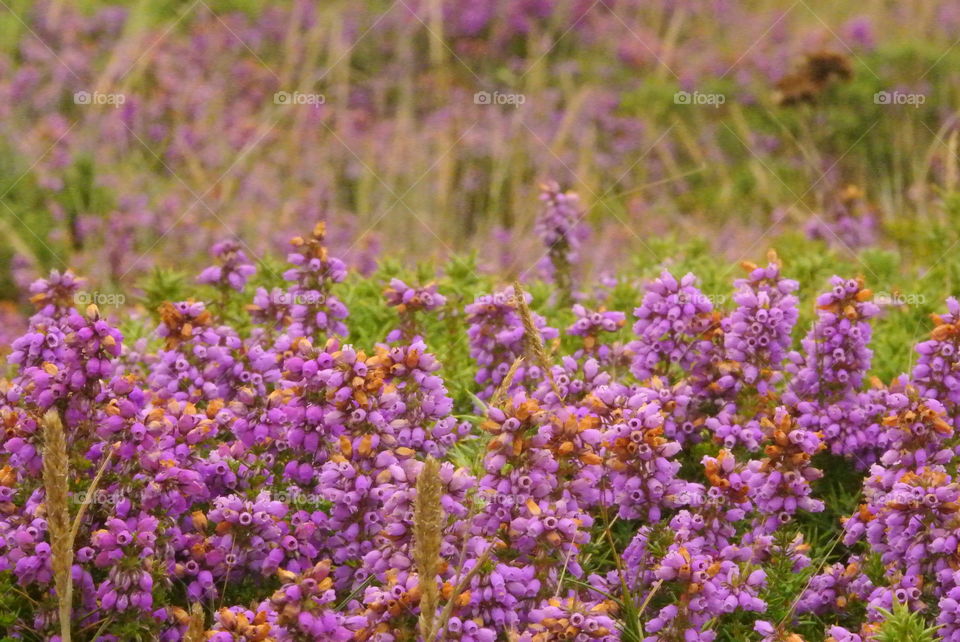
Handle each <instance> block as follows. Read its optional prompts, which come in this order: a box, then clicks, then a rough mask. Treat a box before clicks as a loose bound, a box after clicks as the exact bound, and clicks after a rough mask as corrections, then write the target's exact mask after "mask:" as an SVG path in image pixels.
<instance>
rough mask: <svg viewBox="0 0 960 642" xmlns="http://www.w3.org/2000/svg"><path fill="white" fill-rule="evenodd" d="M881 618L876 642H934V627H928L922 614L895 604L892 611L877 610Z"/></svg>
mask: <svg viewBox="0 0 960 642" xmlns="http://www.w3.org/2000/svg"><path fill="white" fill-rule="evenodd" d="M877 610H878V611H879V612H880V614H881V615H882V616H883V620H882V622H881V624H880V629H879V631H877V633H876V635H875V638H874V639H876V640H877V642H934V640H936V639H937V628H938V627H936V626H928V625H927V622H926V620H925V619H924V617H923V614H922V613H920V612H918V611H911V610H910V609H909V607H907V605H906V604H901V603H900V602H895V603H894V605H893V609H891V610H887V609H877Z"/></svg>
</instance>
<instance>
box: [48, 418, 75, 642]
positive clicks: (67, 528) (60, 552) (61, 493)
mask: <svg viewBox="0 0 960 642" xmlns="http://www.w3.org/2000/svg"><path fill="white" fill-rule="evenodd" d="M41 423H42V424H43V487H44V491H45V492H46V508H47V528H48V530H49V531H50V553H51V558H52V566H53V580H54V586H55V587H56V591H57V604H58V613H59V617H60V639H61V640H62V642H70V618H71V610H72V606H73V578H72V575H71V569H72V568H73V538H72V537H71V533H72V525H71V523H70V504H69V495H70V487H69V481H68V480H69V474H70V464H69V460H68V457H67V436H66V434H65V433H64V430H63V422H62V421H61V420H60V414H59V413H58V412H57V411H56V410H49V411H47V414H45V415H44V416H43V421H42V422H41Z"/></svg>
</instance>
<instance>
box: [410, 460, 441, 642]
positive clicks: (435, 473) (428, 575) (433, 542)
mask: <svg viewBox="0 0 960 642" xmlns="http://www.w3.org/2000/svg"><path fill="white" fill-rule="evenodd" d="M442 496H443V482H442V480H441V479H440V464H439V463H438V462H437V460H436V459H434V458H433V457H428V458H427V461H426V462H425V463H424V464H423V468H422V469H421V470H420V475H419V476H418V477H417V499H416V502H415V504H414V509H413V561H414V564H416V567H417V574H418V575H419V577H420V634H421V635H422V636H423V639H424V640H432V639H433V638H434V637H435V636H436V615H437V606H438V605H439V602H440V600H439V588H438V587H437V574H438V573H439V571H440V544H441V541H442V536H441V534H442V531H443V517H444V515H443V507H442V505H441V503H440V500H441V498H442Z"/></svg>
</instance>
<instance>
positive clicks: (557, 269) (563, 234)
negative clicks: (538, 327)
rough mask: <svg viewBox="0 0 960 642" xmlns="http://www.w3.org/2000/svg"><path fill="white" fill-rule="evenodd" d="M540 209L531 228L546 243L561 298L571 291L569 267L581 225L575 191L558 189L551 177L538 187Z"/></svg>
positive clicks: (551, 269)
mask: <svg viewBox="0 0 960 642" xmlns="http://www.w3.org/2000/svg"><path fill="white" fill-rule="evenodd" d="M540 191H541V193H540V200H541V201H542V202H543V209H542V210H541V212H540V216H539V217H538V218H537V221H536V226H535V231H536V233H537V235H538V236H539V237H540V240H541V241H543V244H544V245H545V246H546V247H547V258H548V260H549V264H550V273H551V276H552V277H553V279H554V281H555V282H556V284H557V288H558V289H559V291H560V294H561V296H562V297H564V299H569V298H570V296H571V294H572V288H573V286H572V275H571V269H572V268H573V266H574V265H576V263H577V261H578V260H579V256H578V250H579V248H580V243H581V242H582V237H583V235H584V229H583V227H582V226H580V221H581V219H582V218H583V213H582V212H581V206H580V197H579V196H578V195H577V194H576V193H575V192H561V191H560V186H559V185H557V183H555V182H553V181H551V182H548V183H546V184H544V185H542V186H541V187H540Z"/></svg>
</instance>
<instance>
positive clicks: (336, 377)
mask: <svg viewBox="0 0 960 642" xmlns="http://www.w3.org/2000/svg"><path fill="white" fill-rule="evenodd" d="M554 197H555V198H559V196H558V195H556V194H554ZM551 206H553V205H551ZM213 255H214V257H215V259H216V265H214V266H213V267H210V268H207V269H206V270H204V271H203V273H202V274H201V275H200V278H199V281H200V283H201V284H202V285H204V286H205V287H206V288H207V289H206V290H203V291H201V294H202V293H203V292H210V293H213V296H211V297H209V298H207V297H206V296H203V297H202V298H207V300H199V299H192V300H182V301H176V302H170V301H168V302H165V303H163V304H162V305H161V306H160V307H159V309H158V310H157V313H156V315H157V320H158V323H157V325H156V327H155V329H153V331H152V338H149V337H148V338H147V339H146V341H143V340H141V341H138V342H136V345H132V344H130V343H129V342H128V341H127V340H126V339H125V337H124V336H123V333H122V332H121V331H120V330H119V329H118V327H117V325H116V324H115V322H113V321H111V320H110V319H108V318H107V317H105V316H104V314H103V312H102V311H101V310H99V309H98V308H97V306H95V305H89V306H87V307H85V308H82V309H78V308H77V307H76V306H75V301H76V300H77V299H76V296H75V294H76V292H78V291H79V290H80V288H81V287H83V281H82V280H81V279H79V278H77V277H76V276H74V275H73V274H72V273H71V272H64V273H53V274H51V275H50V277H49V278H48V279H42V280H39V281H37V282H36V283H35V284H34V285H33V286H32V288H31V291H32V293H33V299H32V300H33V303H34V305H35V306H36V312H35V314H34V315H33V316H32V318H31V319H30V325H29V329H28V330H27V332H26V333H24V334H23V336H21V337H20V338H18V339H17V340H16V341H14V342H13V345H12V351H11V353H10V355H9V362H10V364H11V366H12V368H13V369H12V371H11V376H10V378H9V379H8V380H6V381H4V383H3V387H2V391H3V403H2V408H0V420H2V424H3V429H4V434H3V440H2V446H0V447H2V454H0V462H2V467H0V573H2V577H3V578H4V581H5V582H7V583H8V585H9V586H10V587H11V589H12V590H13V591H15V592H16V595H17V596H22V597H23V601H22V602H21V603H20V606H19V607H18V608H17V609H16V610H15V611H12V614H13V615H12V616H11V617H8V618H7V623H6V624H4V626H6V627H7V631H8V633H9V635H11V636H14V637H21V638H31V637H32V636H39V637H42V638H50V639H54V638H57V639H62V636H63V635H64V634H65V631H66V630H69V631H70V634H71V635H72V636H73V638H77V639H98V640H128V639H158V640H196V639H209V640H217V641H221V640H222V641H227V640H318V639H322V640H344V641H346V640H414V639H424V636H425V635H427V633H425V631H428V632H429V635H430V637H431V639H440V638H441V637H444V638H445V639H455V640H472V641H486V642H494V641H496V640H508V639H510V640H523V641H528V642H547V641H549V640H557V639H575V640H648V641H654V640H665V641H672V640H705V641H711V640H719V639H730V638H731V637H735V636H738V635H739V636H741V637H740V638H738V639H744V638H753V639H764V640H786V639H797V638H795V637H793V636H795V635H796V633H795V632H794V631H797V630H803V631H805V632H806V633H807V634H809V635H814V636H819V637H821V638H822V637H824V636H830V639H834V640H869V639H875V638H876V636H877V635H879V634H880V632H881V631H882V629H883V626H884V623H885V622H887V621H888V619H889V618H893V617H900V616H894V615H892V614H894V613H901V615H902V609H903V608H904V607H905V608H907V609H908V612H909V613H915V614H919V615H918V617H921V618H923V621H924V622H926V623H927V624H930V625H933V624H939V625H941V628H940V629H939V633H938V635H940V636H941V637H943V639H955V636H956V635H957V633H956V631H957V622H958V618H957V615H956V614H957V612H958V611H960V608H958V606H957V604H958V600H960V573H958V572H957V568H956V567H957V564H956V551H957V546H958V541H960V517H958V510H960V488H958V482H957V480H956V467H957V463H958V459H957V458H958V456H960V448H958V446H957V443H956V441H955V439H954V434H955V430H956V426H955V418H956V407H955V406H956V403H957V399H956V398H955V397H956V395H955V388H956V386H955V385H954V382H953V378H954V376H955V375H954V373H953V369H954V368H953V363H954V360H953V357H954V356H955V349H954V348H953V347H951V346H954V344H955V343H956V342H955V338H956V337H955V336H954V335H955V334H956V332H955V328H954V325H955V321H956V316H957V313H958V310H957V303H956V301H954V300H953V299H951V300H949V301H948V302H947V308H948V312H947V313H946V314H944V315H940V316H937V317H936V318H935V322H936V326H935V328H934V329H933V333H932V338H931V339H930V340H928V341H923V342H921V343H920V344H918V346H917V351H918V353H919V355H920V358H919V359H918V361H917V364H916V366H915V367H914V369H913V372H912V373H911V374H909V375H903V376H901V377H899V378H896V379H895V380H894V381H893V382H892V383H891V384H889V385H886V386H885V385H881V384H879V383H877V382H872V383H871V382H869V380H868V377H867V370H868V368H869V366H870V357H871V352H870V348H869V347H868V344H869V341H870V336H871V327H870V321H871V318H873V317H874V316H876V315H877V313H878V308H877V307H876V306H875V305H873V304H872V303H871V301H870V299H871V293H870V291H869V290H868V289H866V287H865V285H864V283H863V282H862V280H860V279H846V280H845V279H842V278H840V277H835V278H834V279H833V280H832V281H831V283H830V289H829V290H828V291H827V292H826V293H825V294H822V295H821V296H820V297H819V298H818V299H817V313H816V314H817V316H816V319H815V321H814V324H813V327H812V329H811V330H810V331H809V332H808V333H807V336H806V338H804V339H803V340H802V341H801V342H800V344H799V346H798V347H799V349H798V350H795V351H791V347H792V331H793V329H794V326H795V324H796V323H797V319H798V314H799V313H798V309H799V299H798V297H797V296H796V295H795V294H794V292H795V291H796V289H797V283H796V282H794V281H792V280H790V279H787V278H785V277H784V276H783V275H782V273H781V272H782V268H781V266H780V264H779V262H778V259H777V258H776V256H775V255H771V256H770V262H769V264H768V265H767V266H764V267H759V266H756V265H752V264H747V265H746V269H747V275H746V277H745V278H742V279H739V280H737V281H736V282H735V283H734V288H735V293H734V295H733V297H732V299H730V301H731V304H730V305H729V306H728V305H726V304H725V302H726V299H724V298H717V299H716V303H714V301H713V300H711V298H710V297H708V296H707V295H705V294H704V293H703V292H702V291H701V290H700V289H699V288H698V286H697V285H696V278H695V277H694V276H693V275H692V274H687V275H682V276H679V277H677V276H675V275H673V274H671V273H670V272H669V271H663V272H662V273H661V274H660V276H659V277H658V278H656V279H655V280H654V281H652V282H650V283H648V284H647V285H646V286H645V288H644V292H643V293H642V294H638V297H639V298H640V299H641V301H640V305H639V306H638V307H637V308H636V309H635V310H634V311H633V315H634V318H635V323H634V325H633V337H632V338H629V339H627V340H626V341H624V340H623V333H625V332H627V331H628V330H627V328H626V314H625V313H624V312H620V311H616V310H609V309H606V308H605V307H604V306H603V305H602V304H601V305H598V306H597V307H596V308H591V307H588V306H587V305H585V304H584V303H576V304H573V305H572V307H571V308H570V309H563V308H554V309H552V310H550V311H547V310H545V309H544V310H543V311H544V312H546V313H548V315H557V316H556V325H557V326H558V327H565V328H566V329H565V330H564V331H563V333H562V334H561V333H560V332H558V331H557V330H555V329H554V328H553V327H552V321H553V320H552V319H549V316H548V317H544V316H542V315H541V314H538V313H536V312H532V311H531V310H530V309H529V307H528V306H529V305H531V304H532V303H535V301H534V298H533V296H531V294H529V293H527V292H524V291H521V290H518V289H517V287H519V286H518V285H515V286H513V287H509V288H507V289H505V290H498V291H495V292H492V293H488V294H483V295H480V296H477V297H476V298H475V299H471V298H469V297H465V296H463V295H462V294H461V293H458V292H456V291H454V290H447V291H446V292H444V289H445V288H446V285H445V284H444V282H442V281H441V282H439V283H437V282H434V283H427V284H424V285H409V284H408V283H407V282H406V281H404V280H403V279H400V278H398V277H392V278H390V279H388V280H387V281H386V284H385V287H383V286H380V287H379V288H377V289H375V290H374V291H375V292H378V293H381V294H382V296H383V300H382V302H381V304H380V305H381V306H382V309H383V310H384V311H385V312H386V314H387V315H392V318H391V320H390V321H389V322H388V323H386V325H385V326H384V327H383V328H381V329H380V330H379V331H380V332H382V336H383V337H384V338H383V340H382V341H381V342H375V343H373V344H370V345H364V346H361V345H357V344H351V343H348V342H347V340H346V339H345V338H344V337H346V336H348V335H349V334H350V332H351V331H352V328H351V321H350V318H349V314H348V307H347V305H346V304H345V303H344V302H343V301H344V299H342V298H341V296H343V295H346V294H347V293H348V292H347V287H348V284H346V283H343V282H344V280H345V278H346V277H347V272H346V269H345V267H344V265H343V264H342V262H340V261H339V260H338V259H336V258H335V257H334V256H333V255H332V254H331V252H330V250H329V249H328V248H327V247H326V244H325V229H324V228H323V226H318V227H317V228H316V229H314V230H313V232H312V234H311V235H310V236H309V237H305V238H303V237H298V238H295V239H294V240H293V252H292V253H291V254H290V255H289V256H288V261H289V263H290V264H291V267H290V268H289V269H288V270H286V271H285V272H283V274H282V278H283V279H284V280H285V281H286V282H287V286H286V287H285V288H281V287H280V286H278V285H275V284H272V283H269V282H266V281H264V282H263V283H264V285H263V286H261V285H255V283H260V282H259V281H252V280H253V279H255V278H257V274H256V272H255V269H254V267H253V265H252V264H251V263H249V261H248V260H247V259H246V257H245V255H244V252H243V251H242V250H241V249H240V245H238V244H236V243H232V242H221V243H218V244H217V246H216V247H215V248H214V252H213ZM268 288H272V289H268ZM275 293H279V294H275ZM265 298H266V299H269V304H267V302H265V301H264V299H265ZM581 298H583V297H581ZM251 300H252V301H253V303H246V302H248V301H251ZM458 301H459V302H458ZM464 302H465V304H464ZM244 306H246V307H244ZM271 310H272V311H271ZM237 314H239V315H241V316H240V317H236V315H237ZM243 315H246V318H243ZM235 317H236V318H235ZM564 318H565V319H571V318H572V319H573V321H572V323H567V322H564V321H563V319H564ZM443 328H453V330H452V331H453V333H454V336H456V337H457V342H456V343H446V342H447V341H448V340H449V337H446V336H444V335H443V333H442V332H441V330H442V329H443ZM564 346H567V347H564ZM438 347H439V348H440V349H441V350H446V351H447V352H448V353H449V354H450V356H451V357H453V356H454V352H452V351H464V352H466V351H468V352H469V355H470V356H471V357H472V358H473V360H474V361H475V363H474V365H473V366H472V370H473V371H474V373H475V379H474V380H473V381H472V382H466V381H456V380H452V379H450V378H449V377H448V376H447V370H446V368H445V365H444V363H443V359H442V358H439V357H438V355H437V353H436V350H437V348H438ZM568 347H569V348H570V349H568ZM463 386H466V387H467V388H468V389H472V390H474V391H476V396H472V397H471V396H467V397H462V396H460V395H457V394H454V392H452V390H453V389H454V387H456V388H460V387H463ZM58 439H59V440H60V441H58ZM58 444H60V445H58ZM842 458H846V461H845V462H844V459H842ZM840 462H844V463H842V464H841V463H840ZM838 466H839V467H841V468H846V469H848V471H856V470H864V469H865V473H864V475H865V476H864V477H863V478H862V480H861V479H859V478H857V477H856V476H854V477H853V484H854V485H855V489H856V487H857V486H859V484H860V483H861V482H862V491H863V503H862V504H861V505H860V506H859V507H858V508H855V509H853V510H850V511H849V512H848V514H846V515H845V516H844V519H843V526H842V529H841V528H840V523H839V521H838V522H835V523H834V524H833V526H832V528H833V531H834V533H835V534H836V537H835V538H834V541H833V544H832V545H830V546H827V547H824V546H823V545H822V543H821V542H816V541H807V539H806V538H807V537H809V535H810V533H811V531H810V529H809V524H810V523H811V520H813V519H814V515H815V514H817V513H821V512H824V511H825V510H830V511H836V510H837V509H838V508H840V507H836V506H830V505H829V504H828V503H827V501H828V500H829V496H828V495H824V494H822V489H823V488H824V486H823V482H825V481H829V480H831V479H833V478H834V477H835V476H836V475H837V470H836V469H837V467H838ZM56 480H60V481H61V482H62V483H63V485H62V486H61V488H65V489H66V490H67V492H66V493H65V494H64V495H63V496H62V497H61V496H60V495H59V494H57V493H56V492H55V489H56V488H57V486H56V485H55V484H54V483H53V482H54V481H56ZM424 520H428V521H427V522H425V521H424ZM74 522H75V524H76V526H75V529H74V531H75V532H74V533H73V534H71V533H70V532H69V529H67V531H65V530H64V529H63V528H62V524H63V523H68V524H72V523H74ZM65 533H66V534H65ZM69 551H72V559H70V558H67V559H68V562H69V564H68V565H67V566H65V565H64V561H63V560H64V555H65V554H66V553H67V552H69ZM425 551H432V552H430V553H428V552H425ZM65 573H67V574H68V575H65ZM785 576H791V577H794V578H799V580H800V581H799V582H796V581H795V582H793V583H790V582H786V583H781V581H780V580H781V578H783V577H785ZM67 580H69V582H68V581H67ZM67 586H72V587H73V598H72V599H71V600H69V601H64V599H62V596H63V595H64V594H65V593H64V590H63V587H67ZM64 614H66V617H67V619H66V620H65V619H64ZM904 617H905V616H904ZM65 621H66V622H68V623H69V625H68V627H67V628H66V629H65V628H64V622H65ZM891 621H892V620H891ZM197 636H199V637H197ZM877 639H879V638H877Z"/></svg>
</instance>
